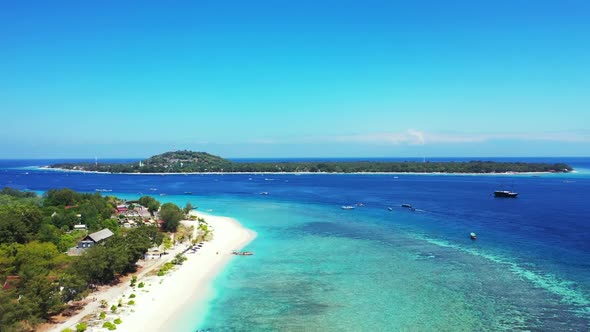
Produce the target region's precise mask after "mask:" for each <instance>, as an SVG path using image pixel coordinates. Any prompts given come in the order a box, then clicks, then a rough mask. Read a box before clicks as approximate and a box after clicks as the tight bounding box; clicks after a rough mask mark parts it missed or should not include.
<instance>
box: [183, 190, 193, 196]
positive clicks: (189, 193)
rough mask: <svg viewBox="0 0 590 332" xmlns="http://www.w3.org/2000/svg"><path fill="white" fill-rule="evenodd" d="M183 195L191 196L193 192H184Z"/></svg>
mask: <svg viewBox="0 0 590 332" xmlns="http://www.w3.org/2000/svg"><path fill="white" fill-rule="evenodd" d="M184 194H185V195H192V194H193V192H192V191H185V192H184Z"/></svg>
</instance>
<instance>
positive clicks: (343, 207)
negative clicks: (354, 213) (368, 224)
mask: <svg viewBox="0 0 590 332" xmlns="http://www.w3.org/2000/svg"><path fill="white" fill-rule="evenodd" d="M341 208H342V210H354V206H352V205H343V206H342V207H341Z"/></svg>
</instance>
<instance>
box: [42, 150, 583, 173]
mask: <svg viewBox="0 0 590 332" xmlns="http://www.w3.org/2000/svg"><path fill="white" fill-rule="evenodd" d="M49 167H51V168H58V169H68V170H79V171H91V172H109V173H213V172H227V173H238V172H246V173H251V172H286V173H307V172H311V173H319V172H322V173H507V172H516V173H522V172H569V171H572V170H573V168H572V167H571V166H569V165H567V164H564V163H556V164H548V163H524V162H494V161H469V162H414V161H404V162H381V161H349V162H247V163H241V162H232V161H230V160H227V159H224V158H221V157H218V156H214V155H211V154H209V153H205V152H193V151H172V152H166V153H163V154H159V155H156V156H153V157H151V158H149V159H146V160H143V161H141V162H137V163H126V164H116V163H112V164H108V163H106V164H105V163H79V164H54V165H51V166H49Z"/></svg>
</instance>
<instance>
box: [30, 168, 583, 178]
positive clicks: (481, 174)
mask: <svg viewBox="0 0 590 332" xmlns="http://www.w3.org/2000/svg"><path fill="white" fill-rule="evenodd" d="M30 169H32V170H44V171H55V172H72V173H90V174H110V175H156V176H166V175H232V174H235V175H290V174H291V175H397V176H399V175H467V176H505V175H543V174H571V173H577V171H576V170H575V169H574V170H572V171H570V172H504V173H448V172H351V173H343V172H185V173H112V172H99V171H85V170H79V169H67V168H53V167H49V166H38V167H31V168H30Z"/></svg>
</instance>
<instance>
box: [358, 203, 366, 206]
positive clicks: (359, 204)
mask: <svg viewBox="0 0 590 332" xmlns="http://www.w3.org/2000/svg"><path fill="white" fill-rule="evenodd" d="M356 206H365V204H363V203H356Z"/></svg>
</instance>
